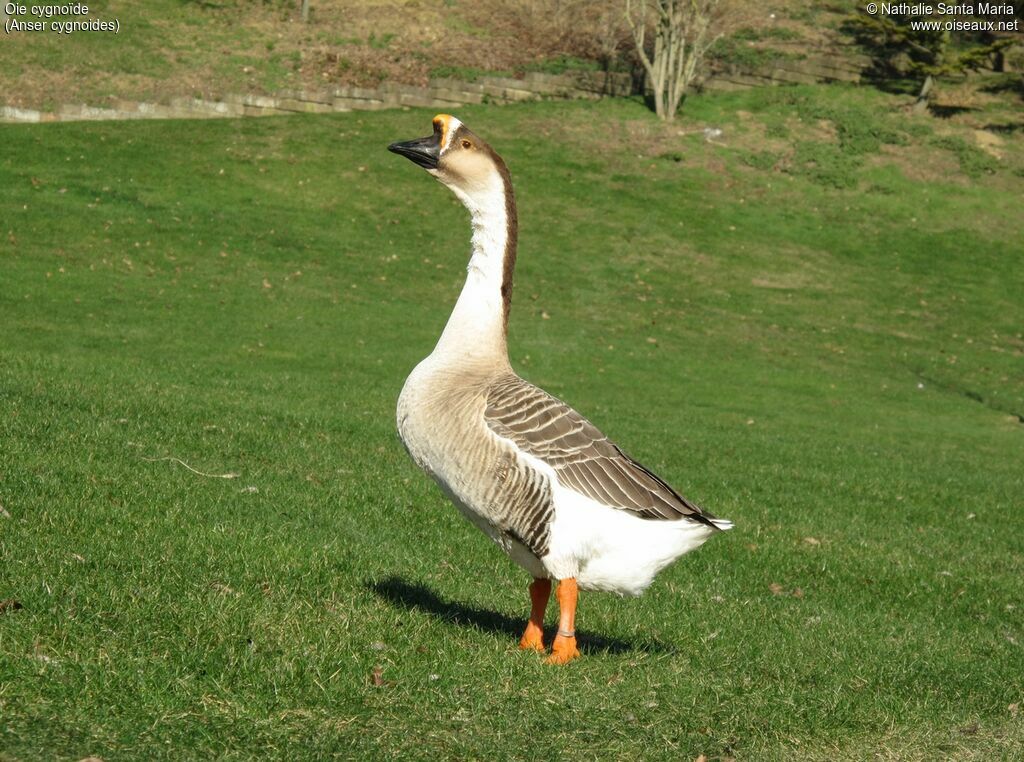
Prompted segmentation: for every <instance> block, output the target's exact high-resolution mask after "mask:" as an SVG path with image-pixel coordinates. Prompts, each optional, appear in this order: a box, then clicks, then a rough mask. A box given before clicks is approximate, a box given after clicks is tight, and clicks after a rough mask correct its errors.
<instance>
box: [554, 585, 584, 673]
mask: <svg viewBox="0 0 1024 762" xmlns="http://www.w3.org/2000/svg"><path fill="white" fill-rule="evenodd" d="M576 596H577V590H576V580H575V579H573V578H571V577H570V578H569V579H560V580H558V590H556V591H555V597H557V598H558V634H557V635H556V636H555V642H554V643H553V644H552V645H551V656H549V657H548V664H565V663H566V662H568V661H572V660H573V659H575V658H576V657H577V656H579V655H580V652H579V651H577V650H576Z"/></svg>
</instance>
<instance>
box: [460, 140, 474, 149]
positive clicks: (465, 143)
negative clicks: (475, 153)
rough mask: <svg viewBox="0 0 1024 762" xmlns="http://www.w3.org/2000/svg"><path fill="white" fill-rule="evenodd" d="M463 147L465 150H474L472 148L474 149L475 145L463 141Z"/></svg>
mask: <svg viewBox="0 0 1024 762" xmlns="http://www.w3.org/2000/svg"><path fill="white" fill-rule="evenodd" d="M462 147H463V148H472V147H473V144H472V143H470V142H469V141H468V140H463V141H462Z"/></svg>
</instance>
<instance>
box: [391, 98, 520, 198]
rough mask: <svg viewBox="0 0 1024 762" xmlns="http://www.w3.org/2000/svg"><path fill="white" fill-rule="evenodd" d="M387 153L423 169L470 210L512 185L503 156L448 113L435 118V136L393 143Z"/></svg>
mask: <svg viewBox="0 0 1024 762" xmlns="http://www.w3.org/2000/svg"><path fill="white" fill-rule="evenodd" d="M388 150H389V151H391V152H393V153H397V154H399V155H400V156H404V157H406V158H407V159H409V160H410V161H412V162H413V163H414V164H418V165H419V166H421V167H423V168H424V169H425V170H427V171H428V172H429V173H430V174H431V175H433V176H434V177H436V178H437V179H438V180H440V181H441V182H442V183H444V184H445V185H447V186H448V187H449V188H451V189H452V191H454V192H455V195H457V196H458V197H459V198H460V199H462V201H463V202H464V203H465V204H466V205H467V206H469V207H471V208H472V207H473V206H475V205H477V204H479V203H480V202H482V201H484V200H485V199H487V198H488V197H492V196H493V194H495V193H499V194H501V193H504V192H505V191H506V189H507V188H509V187H510V185H511V184H510V182H509V179H508V168H507V167H506V166H505V162H504V161H502V160H501V157H500V156H498V154H496V153H495V152H494V150H493V149H492V148H491V147H490V146H489V145H487V143H485V142H484V141H483V140H481V139H480V138H479V137H478V136H477V135H476V134H475V133H473V132H472V131H471V130H470V129H469V128H468V127H466V125H464V124H463V123H462V122H460V121H459V120H458V119H456V118H455V117H454V116H451V115H449V114H438V115H437V116H435V117H434V132H433V134H432V135H428V136H427V137H425V138H418V139H416V140H407V141H405V142H402V143H392V144H391V145H389V146H388Z"/></svg>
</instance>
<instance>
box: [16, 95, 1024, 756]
mask: <svg viewBox="0 0 1024 762" xmlns="http://www.w3.org/2000/svg"><path fill="white" fill-rule="evenodd" d="M780 92H781V91H780ZM893 103H894V101H892V100H890V99H889V98H887V97H886V96H882V95H879V94H877V93H872V92H870V91H867V90H865V91H860V90H846V89H838V88H837V89H829V88H801V89H793V90H787V91H785V93H782V94H779V92H775V91H758V92H756V93H741V94H737V95H716V96H714V97H708V98H704V99H701V98H694V99H691V100H690V101H688V103H687V106H686V108H687V115H688V119H689V121H684V122H680V123H678V124H677V125H676V126H673V127H670V128H665V127H663V126H662V125H661V124H660V123H658V122H657V120H655V119H654V117H653V116H651V115H650V114H649V113H648V112H647V111H646V110H645V109H644V108H643V107H642V106H641V105H640V104H637V103H634V102H632V101H605V102H601V103H582V102H580V103H542V104H531V105H523V106H517V107H506V108H500V109H498V108H488V107H476V108H467V109H465V110H463V111H462V112H460V114H459V116H460V117H462V118H463V119H464V120H465V121H466V122H467V123H468V124H470V125H471V126H472V127H473V128H474V129H475V130H476V131H477V132H479V133H480V134H481V135H482V136H484V137H485V138H487V139H488V140H489V141H490V142H491V143H492V144H493V145H494V146H495V147H496V148H497V149H498V150H499V151H500V152H501V153H502V154H503V155H504V156H505V157H506V158H507V160H508V163H509V165H510V167H511V169H512V172H513V177H514V180H515V182H516V188H517V192H518V195H519V204H520V214H521V249H520V267H519V270H518V271H517V291H516V294H515V300H514V304H513V312H512V320H511V336H510V342H511V352H512V359H513V364H514V365H515V367H516V368H517V369H518V370H519V371H520V372H521V373H522V374H523V375H524V376H525V377H526V378H528V379H529V380H531V381H533V382H535V383H538V384H540V385H541V386H543V387H545V388H547V389H548V390H549V391H551V392H552V393H555V394H557V395H559V396H561V397H562V398H563V399H565V400H567V401H568V402H570V403H571V404H573V405H575V406H576V407H577V408H579V409H580V410H581V411H582V412H584V413H585V414H587V415H588V416H589V417H590V418H591V419H592V420H593V421H594V422H595V423H596V424H598V425H599V426H600V427H601V428H603V429H604V430H605V431H606V432H607V433H608V434H609V435H611V436H612V437H613V438H614V439H615V440H617V441H618V442H619V443H620V444H621V445H622V446H623V447H624V448H625V449H626V450H627V451H628V452H630V453H631V454H632V455H634V456H635V457H637V458H638V459H640V460H641V461H642V462H644V463H646V464H647V465H649V466H650V467H651V468H653V469H654V470H656V471H657V472H659V473H660V474H662V475H663V476H665V477H666V478H667V479H668V480H669V481H670V482H671V483H672V484H674V485H675V486H677V487H678V488H679V489H680V490H681V491H683V492H684V494H686V495H688V496H689V497H691V498H692V499H694V500H697V501H698V502H700V503H702V504H703V505H705V506H706V507H707V508H708V509H709V510H711V511H712V512H714V513H715V514H717V515H719V516H723V517H728V518H730V519H732V520H733V521H735V522H736V529H735V530H734V531H732V532H730V533H728V534H724V535H721V536H718V537H715V538H714V539H713V540H712V541H711V542H709V543H708V544H707V545H706V546H704V548H703V549H701V550H700V551H699V552H697V553H695V554H693V555H690V556H687V557H685V558H683V559H682V560H681V561H680V562H678V563H677V564H675V565H674V566H672V567H670V568H669V569H668V570H666V571H665V572H663V573H662V574H661V575H660V576H659V578H658V580H657V581H656V582H655V584H654V585H653V586H652V588H651V589H650V590H649V591H648V593H647V594H646V595H645V596H644V597H643V598H640V599H630V600H624V599H618V598H616V597H614V596H610V595H602V594H586V593H584V594H582V595H581V601H580V612H579V618H578V627H579V630H580V632H581V646H582V650H583V652H584V658H583V659H581V660H579V661H576V662H574V663H572V664H571V665H569V666H567V667H565V668H552V667H548V666H546V665H544V664H543V661H542V659H541V658H539V657H538V655H537V654H534V653H521V652H519V651H518V650H517V648H516V641H517V637H518V633H519V630H520V628H521V626H522V624H523V623H524V621H525V615H526V613H527V609H528V597H527V593H526V583H527V582H528V579H527V578H526V576H525V575H524V574H523V573H522V572H521V571H520V570H519V569H518V568H517V567H514V566H513V565H512V564H511V563H510V562H509V561H508V560H507V559H506V558H505V557H504V556H502V555H501V554H500V553H499V552H498V551H497V550H496V549H495V548H494V547H493V546H492V545H491V544H490V542H489V541H488V540H487V539H486V538H485V537H484V536H483V535H482V534H480V533H478V532H477V530H475V529H473V528H472V527H471V526H470V525H469V524H468V523H467V522H465V521H464V520H463V519H462V518H461V517H460V516H459V515H458V514H457V512H456V511H455V510H454V509H453V508H452V507H451V506H450V505H449V504H448V503H447V502H446V500H445V499H444V498H443V497H442V496H441V495H440V493H439V492H438V491H437V490H436V488H435V487H434V486H433V484H432V483H431V482H430V481H429V480H428V479H427V478H426V477H425V476H424V475H422V474H421V473H419V472H418V471H417V470H416V469H415V467H414V466H413V464H412V463H411V462H410V461H409V460H408V458H407V456H406V454H405V452H404V451H403V449H402V447H401V445H400V443H399V441H398V439H397V436H396V434H395V429H394V421H393V419H394V403H395V399H396V397H397V395H398V392H399V389H400V388H401V385H402V382H403V381H404V379H405V376H406V375H407V373H408V372H409V371H410V370H411V368H412V367H413V366H414V365H415V364H416V363H417V362H418V361H419V359H421V358H422V357H423V356H424V355H426V354H427V353H428V352H429V351H430V349H431V348H432V346H433V342H434V341H435V340H436V337H437V335H438V334H439V332H440V330H441V328H442V326H443V324H444V322H445V320H446V318H447V315H448V311H449V310H450V308H451V305H452V303H453V301H454V299H455V296H456V295H457V293H458V289H459V288H460V286H461V278H462V275H463V272H464V269H463V268H464V264H465V260H466V255H467V252H468V234H469V231H468V224H467V217H466V214H465V213H464V211H463V210H462V209H461V207H460V206H459V205H458V202H457V201H456V200H455V199H454V197H452V196H451V194H449V193H448V192H447V191H446V190H445V189H444V188H442V187H441V186H439V185H438V184H436V183H434V182H433V181H432V180H431V179H430V178H429V177H427V176H426V175H425V173H423V172H421V171H419V170H418V169H417V168H416V167H414V166H412V165H410V164H409V162H407V161H405V160H403V159H401V158H399V157H396V156H394V155H392V154H389V153H387V152H386V151H385V150H384V149H385V146H386V145H387V144H388V143H389V142H391V141H392V140H396V139H407V138H412V137H417V136H420V135H423V134H426V133H427V132H428V131H429V129H430V127H429V119H430V116H431V114H430V113H427V112H424V111H415V110H414V111H406V112H403V111H391V112H380V113H373V114H365V115H358V114H344V115H337V116H324V117H315V116H309V117H304V116H296V117H294V118H291V117H289V118H274V119H261V120H238V121H231V120H225V121H216V122H202V123H190V122H155V121H154V122H121V123H88V124H86V123H80V124H56V125H43V126H5V127H2V128H0V137H2V139H3V144H4V151H3V153H2V155H0V273H2V281H0V283H2V287H0V505H2V506H3V509H4V510H3V511H2V512H0V601H5V603H3V604H0V609H2V610H0V759H5V760H36V759H54V758H60V759H80V758H82V757H85V756H88V755H96V756H99V757H102V758H103V759H104V760H107V761H108V762H110V760H121V759H124V760H136V759H154V758H174V759H190V758H194V759H208V758H212V757H218V758H228V759H233V758H237V759H250V758H287V759H297V758H306V757H311V758H312V757H326V756H329V755H335V756H340V757H342V758H362V759H366V758H402V759H405V758H429V759H438V758H446V757H454V758H459V759H484V758H494V759H510V758H515V759H523V760H532V759H541V758H547V759H552V758H568V757H573V758H581V759H693V758H695V757H697V756H698V755H701V754H703V755H706V756H707V757H708V758H709V759H716V758H728V757H735V758H739V759H792V758H800V759H803V758H807V759H837V758H838V759H850V760H861V759H865V758H869V757H871V756H873V755H877V756H880V757H882V758H900V759H936V758H959V759H971V758H974V759H992V758H1005V759H1009V758H1019V757H1020V756H1021V755H1024V712H1022V711H1020V710H1021V709H1022V706H1021V705H1022V702H1024V585H1022V579H1024V518H1022V514H1021V508H1022V507H1024V505H1022V504H1024V499H1022V498H1024V469H1022V461H1024V425H1022V419H1021V416H1022V415H1024V373H1022V370H1024V368H1022V356H1024V338H1022V330H1024V307H1022V304H1024V296H1022V273H1024V251H1022V243H1021V242H1022V241H1024V217H1022V216H1021V215H1020V208H1021V200H1022V186H1024V181H1022V173H1021V167H1020V165H1019V164H1013V162H1014V161H1016V162H1019V161H1020V157H1021V156H1022V155H1024V152H1022V151H1020V150H1019V149H1020V144H1021V143H1022V142H1024V137H1022V136H1021V135H1019V134H1016V135H1014V134H1013V133H1011V134H1009V135H1008V137H1007V140H1008V141H1015V142H1013V143H1012V145H1010V148H1013V149H1014V150H1012V151H1011V150H1009V149H1008V150H1007V152H1006V156H1007V158H1005V159H1003V160H1001V161H990V162H989V164H990V165H991V166H989V165H986V166H985V168H984V171H980V172H975V171H973V169H971V168H972V167H974V166H975V164H972V163H970V162H969V163H968V164H966V165H964V164H962V162H961V159H960V153H963V151H959V148H958V146H959V145H960V144H954V143H951V142H950V141H949V140H948V139H947V136H944V135H943V134H941V133H942V131H943V130H944V129H946V128H945V127H942V126H941V125H939V126H933V123H932V122H931V121H930V120H925V121H924V122H917V121H913V120H909V119H908V118H906V117H903V116H901V115H899V114H897V113H894V112H893V111H892V104H893ZM705 123H706V124H714V125H717V126H721V127H722V128H723V130H724V134H723V136H722V138H721V139H720V140H719V141H718V142H716V143H707V142H705V141H704V139H703V137H702V135H701V134H699V132H694V133H690V132H688V131H687V128H689V126H690V125H692V124H697V125H698V126H699V125H701V124H705ZM935 124H938V123H935ZM830 125H831V126H830ZM680 130H682V131H683V132H685V133H686V134H679V132H680ZM865 135H867V136H868V137H865ZM851 136H852V137H851ZM871 136H874V137H873V138H872V137H871ZM937 136H938V137H937ZM964 145H967V144H966V143H964ZM968 148H970V146H968ZM964 150H965V151H966V149H964ZM975 150H976V149H975ZM958 151H959V153H958ZM765 153H770V154H771V160H770V161H765V160H762V158H759V157H762V154H765ZM965 155H968V156H974V155H973V154H970V151H966V153H965ZM977 158H978V157H976V156H975V157H974V159H977ZM965 167H966V168H965ZM837 177H838V178H841V179H842V181H841V182H837V181H836V178H837ZM170 458H175V459H180V461H183V462H184V463H187V464H188V465H189V466H191V468H193V469H195V470H197V471H200V472H202V473H203V474H205V475H200V474H197V473H195V472H193V471H192V470H189V469H187V468H185V467H184V466H183V465H182V464H181V463H180V462H179V461H177V460H170ZM225 475H234V476H233V478H222V477H224V476H225ZM15 602H16V603H15ZM549 622H550V623H551V624H553V623H554V619H553V612H551V611H549Z"/></svg>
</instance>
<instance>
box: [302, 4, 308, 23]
mask: <svg viewBox="0 0 1024 762" xmlns="http://www.w3.org/2000/svg"><path fill="white" fill-rule="evenodd" d="M302 23H304V24H308V23H309V0H302Z"/></svg>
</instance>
